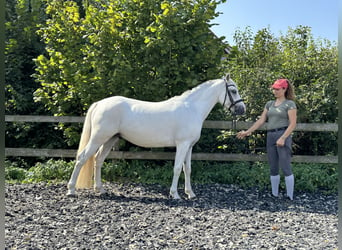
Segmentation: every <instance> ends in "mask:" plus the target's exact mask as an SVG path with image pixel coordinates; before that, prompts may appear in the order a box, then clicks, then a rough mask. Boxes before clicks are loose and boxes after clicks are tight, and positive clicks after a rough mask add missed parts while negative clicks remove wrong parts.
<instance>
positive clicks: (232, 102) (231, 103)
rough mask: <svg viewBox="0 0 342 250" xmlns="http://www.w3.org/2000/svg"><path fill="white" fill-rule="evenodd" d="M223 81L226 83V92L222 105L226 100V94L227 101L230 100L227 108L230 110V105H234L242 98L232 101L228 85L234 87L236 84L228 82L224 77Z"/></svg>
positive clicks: (241, 100)
mask: <svg viewBox="0 0 342 250" xmlns="http://www.w3.org/2000/svg"><path fill="white" fill-rule="evenodd" d="M224 82H225V85H226V94H225V96H224V101H223V107H224V105H225V104H226V100H227V96H228V98H229V101H230V106H229V108H228V109H229V110H230V109H231V108H232V107H234V106H235V105H236V104H238V103H239V102H243V99H238V100H236V101H234V99H233V96H232V93H230V91H229V87H235V88H236V86H235V85H234V84H228V82H227V79H224Z"/></svg>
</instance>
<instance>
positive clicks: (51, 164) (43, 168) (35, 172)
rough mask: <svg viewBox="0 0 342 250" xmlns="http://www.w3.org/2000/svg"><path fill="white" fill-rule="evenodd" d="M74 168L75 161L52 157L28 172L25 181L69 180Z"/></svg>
mask: <svg viewBox="0 0 342 250" xmlns="http://www.w3.org/2000/svg"><path fill="white" fill-rule="evenodd" d="M73 168H74V162H72V161H71V162H65V161H63V160H57V161H56V160H53V159H50V160H48V161H47V162H44V163H41V162H38V163H36V165H35V166H34V167H31V168H30V169H29V170H28V171H27V172H26V173H27V174H26V176H25V179H24V180H23V183H34V182H43V181H44V182H61V181H65V180H68V179H69V178H70V176H71V173H72V170H73Z"/></svg>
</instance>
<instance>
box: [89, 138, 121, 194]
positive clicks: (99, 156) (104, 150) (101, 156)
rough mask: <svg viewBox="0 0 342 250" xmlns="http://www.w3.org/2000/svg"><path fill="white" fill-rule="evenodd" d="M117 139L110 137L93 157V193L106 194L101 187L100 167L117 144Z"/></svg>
mask: <svg viewBox="0 0 342 250" xmlns="http://www.w3.org/2000/svg"><path fill="white" fill-rule="evenodd" d="M119 139H120V138H119V136H114V137H112V138H111V139H109V140H108V141H107V142H106V143H105V144H103V145H102V146H101V147H100V148H99V150H98V151H97V153H96V155H95V169H94V181H95V182H94V190H95V192H99V193H100V194H104V193H105V192H106V191H105V190H104V188H103V186H102V181H101V167H102V165H103V162H104V160H105V159H106V157H107V156H108V154H109V152H110V150H111V149H112V148H113V146H114V145H115V144H117V143H118V142H119Z"/></svg>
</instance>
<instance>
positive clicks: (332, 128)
mask: <svg viewBox="0 0 342 250" xmlns="http://www.w3.org/2000/svg"><path fill="white" fill-rule="evenodd" d="M5 122H48V123H83V122H84V117H78V116H32V115H6V116H5ZM251 124H252V122H240V121H239V122H238V123H236V124H233V122H232V121H208V120H207V121H205V122H204V124H203V128H208V129H232V128H233V127H234V128H236V129H247V128H249V127H250V126H251ZM260 130H265V126H263V127H261V128H260ZM295 131H317V132H337V131H338V125H337V124H336V123H323V124H322V123H298V124H297V127H296V129H295ZM174 154H175V153H172V152H149V151H148V152H146V151H142V152H126V151H112V152H111V153H110V154H109V155H108V158H109V159H144V160H173V159H174V156H175V155H174ZM5 156H22V157H50V158H53V157H57V158H74V157H75V156H76V150H69V149H36V148H34V149H33V148H5ZM192 160H210V161H266V160H267V159H266V155H259V154H258V155H257V154H227V153H193V154H192ZM292 161H293V162H304V163H338V157H337V156H311V155H310V156H309V155H294V156H293V158H292Z"/></svg>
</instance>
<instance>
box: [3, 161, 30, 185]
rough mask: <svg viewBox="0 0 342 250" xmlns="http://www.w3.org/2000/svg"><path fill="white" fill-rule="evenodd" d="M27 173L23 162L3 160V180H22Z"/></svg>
mask: <svg viewBox="0 0 342 250" xmlns="http://www.w3.org/2000/svg"><path fill="white" fill-rule="evenodd" d="M26 175H27V171H26V169H25V163H23V162H20V161H16V162H10V161H5V180H6V181H8V182H22V181H23V180H24V179H25V177H26Z"/></svg>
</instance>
